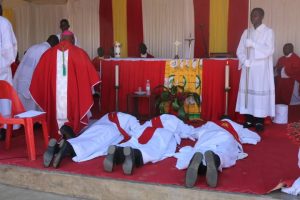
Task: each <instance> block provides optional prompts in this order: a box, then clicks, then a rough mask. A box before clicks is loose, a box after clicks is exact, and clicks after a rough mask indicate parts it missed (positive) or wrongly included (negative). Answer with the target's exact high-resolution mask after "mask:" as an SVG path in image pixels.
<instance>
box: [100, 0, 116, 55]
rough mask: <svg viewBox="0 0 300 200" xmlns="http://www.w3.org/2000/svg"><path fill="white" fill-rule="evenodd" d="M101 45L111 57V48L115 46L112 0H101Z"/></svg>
mask: <svg viewBox="0 0 300 200" xmlns="http://www.w3.org/2000/svg"><path fill="white" fill-rule="evenodd" d="M99 17H100V20H99V21H100V45H101V46H102V47H103V48H104V54H105V55H106V56H108V57H109V55H110V49H111V47H112V46H113V42H114V39H113V35H114V34H113V18H112V1H111V0H100V6H99Z"/></svg>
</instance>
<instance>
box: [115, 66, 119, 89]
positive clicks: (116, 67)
mask: <svg viewBox="0 0 300 200" xmlns="http://www.w3.org/2000/svg"><path fill="white" fill-rule="evenodd" d="M115 81H116V82H115V86H116V87H118V86H119V65H116V66H115Z"/></svg>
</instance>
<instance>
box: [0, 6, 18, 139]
mask: <svg viewBox="0 0 300 200" xmlns="http://www.w3.org/2000/svg"><path fill="white" fill-rule="evenodd" d="M2 12H3V10H2V5H1V4H0V80H5V81H7V82H9V83H10V84H12V73H11V68H10V65H11V64H12V63H13V62H14V61H15V59H16V56H17V40H16V36H15V34H14V31H13V28H12V25H11V23H10V22H9V21H8V20H7V19H6V18H5V17H2ZM10 113H11V104H10V102H9V101H8V100H3V99H1V100H0V114H1V115H10ZM4 138H5V129H0V140H4Z"/></svg>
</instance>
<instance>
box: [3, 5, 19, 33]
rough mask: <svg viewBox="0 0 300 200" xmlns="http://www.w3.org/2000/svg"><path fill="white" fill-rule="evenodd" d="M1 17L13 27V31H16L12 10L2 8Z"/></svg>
mask: <svg viewBox="0 0 300 200" xmlns="http://www.w3.org/2000/svg"><path fill="white" fill-rule="evenodd" d="M3 17H5V18H6V19H8V20H9V21H10V23H11V24H12V26H13V29H14V31H16V19H15V14H14V11H13V9H12V8H4V9H3Z"/></svg>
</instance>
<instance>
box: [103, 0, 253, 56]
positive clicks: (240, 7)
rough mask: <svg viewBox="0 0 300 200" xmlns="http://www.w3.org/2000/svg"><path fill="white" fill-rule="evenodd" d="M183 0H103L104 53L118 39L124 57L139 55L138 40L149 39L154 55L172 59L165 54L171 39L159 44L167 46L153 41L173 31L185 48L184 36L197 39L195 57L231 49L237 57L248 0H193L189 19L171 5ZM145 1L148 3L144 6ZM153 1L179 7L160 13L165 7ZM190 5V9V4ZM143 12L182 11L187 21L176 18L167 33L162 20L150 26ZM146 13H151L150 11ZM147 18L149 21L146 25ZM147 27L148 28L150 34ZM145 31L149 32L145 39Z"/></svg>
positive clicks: (171, 50)
mask: <svg viewBox="0 0 300 200" xmlns="http://www.w3.org/2000/svg"><path fill="white" fill-rule="evenodd" d="M184 2H188V1H184V0H183V2H180V0H177V1H172V0H160V1H153V0H100V9H99V17H100V20H99V21H100V45H101V46H102V47H104V51H105V54H106V55H109V52H110V49H111V48H112V47H113V43H114V42H115V41H118V42H120V43H121V44H122V52H121V57H138V56H139V51H138V46H139V43H141V42H143V41H144V40H147V41H148V43H149V44H150V45H149V46H148V50H149V51H150V52H151V53H152V54H154V55H155V57H167V58H172V54H171V53H169V54H168V53H165V54H164V53H162V52H172V53H173V51H174V45H173V44H172V43H171V42H169V43H170V44H169V43H168V47H160V46H162V45H166V43H163V42H159V43H157V42H151V41H161V40H162V37H163V38H165V39H169V38H166V37H165V36H162V35H165V34H170V37H172V38H178V40H179V41H180V42H181V43H182V48H188V47H187V46H186V45H184V44H185V43H186V41H185V39H186V38H188V37H189V36H192V37H193V38H194V39H195V40H194V41H193V44H194V45H192V47H193V50H194V51H193V54H194V55H193V57H208V56H209V54H210V53H223V52H227V53H228V52H229V53H232V54H233V55H234V56H235V51H236V48H237V45H238V42H239V39H240V36H241V34H242V32H243V30H244V29H245V28H247V20H248V0H193V2H192V4H191V5H192V6H193V9H194V10H193V11H190V12H191V13H193V16H192V19H189V17H190V16H188V14H187V13H188V11H186V10H184V9H183V8H181V7H180V6H178V7H174V6H172V5H171V4H172V3H181V4H182V3H184ZM143 3H144V4H147V6H143ZM151 3H152V4H151ZM153 3H158V4H161V6H164V7H170V8H176V9H177V10H174V13H172V12H169V11H168V12H164V13H158V12H163V10H164V9H162V11H160V10H158V9H157V6H159V5H153ZM168 4H169V6H168ZM151 5H152V6H151ZM151 7H153V8H154V7H155V8H156V9H153V8H151ZM187 8H189V9H191V8H190V7H189V6H187ZM143 12H145V13H151V15H156V16H157V15H160V16H163V15H173V16H174V17H178V16H179V17H180V14H181V15H182V18H185V20H177V21H176V23H178V24H174V25H170V24H166V25H165V26H168V32H167V33H165V32H166V30H165V29H164V30H157V29H160V28H161V29H163V28H164V27H163V26H162V25H160V24H159V23H160V22H159V21H153V22H152V24H151V25H149V20H147V19H145V15H144V16H143ZM155 12H157V13H155ZM147 16H149V15H148V14H147ZM173 16H165V18H173ZM145 20H147V23H146V24H145ZM161 21H163V20H161ZM187 21H191V22H192V23H193V24H192V25H186V24H187ZM150 23H151V21H150ZM162 23H163V22H162ZM149 26H150V27H152V28H150V29H153V27H154V28H156V32H158V33H156V34H151V35H150V34H148V32H149V28H148V27H149ZM157 27H158V28H157ZM145 30H147V31H148V32H147V34H146V32H145ZM182 30H184V31H182ZM144 33H145V34H146V35H147V37H146V38H145V34H144ZM178 33H179V35H178ZM172 34H173V35H172ZM174 34H175V35H174ZM181 34H182V35H181ZM174 41H175V40H174ZM184 46H186V47H184ZM187 51H188V50H186V49H182V50H181V51H180V53H181V57H182V58H184V56H185V55H187V54H186V52H187Z"/></svg>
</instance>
